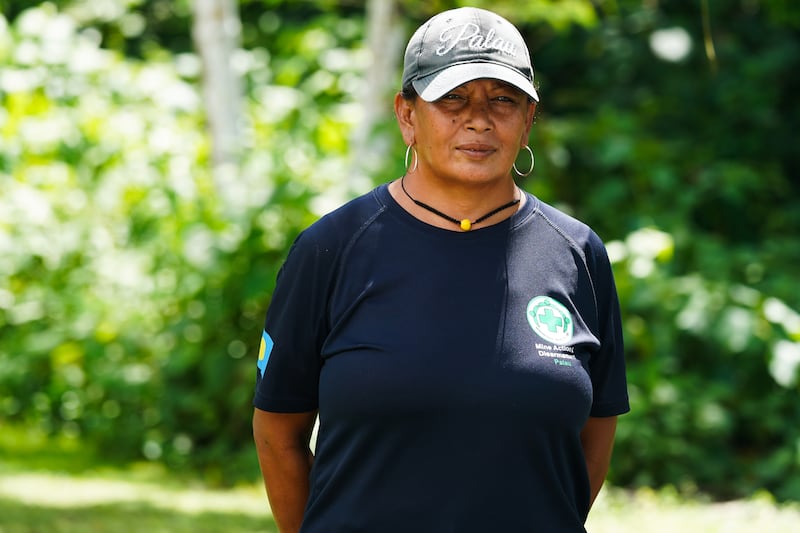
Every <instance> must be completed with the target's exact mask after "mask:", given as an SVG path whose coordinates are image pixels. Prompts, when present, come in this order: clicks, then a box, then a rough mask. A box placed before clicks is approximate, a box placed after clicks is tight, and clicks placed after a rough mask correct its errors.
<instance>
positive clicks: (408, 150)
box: [403, 144, 419, 172]
mask: <svg viewBox="0 0 800 533" xmlns="http://www.w3.org/2000/svg"><path fill="white" fill-rule="evenodd" d="M412 150H413V155H412V156H411V159H412V160H413V161H414V168H412V169H411V172H416V170H417V167H418V166H419V157H418V156H417V151H416V150H414V145H413V144H409V145H408V147H407V148H406V157H405V159H404V160H403V165H404V166H405V167H406V172H408V156H409V154H411V153H412Z"/></svg>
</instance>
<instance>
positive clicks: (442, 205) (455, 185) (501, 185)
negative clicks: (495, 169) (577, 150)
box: [389, 172, 524, 231]
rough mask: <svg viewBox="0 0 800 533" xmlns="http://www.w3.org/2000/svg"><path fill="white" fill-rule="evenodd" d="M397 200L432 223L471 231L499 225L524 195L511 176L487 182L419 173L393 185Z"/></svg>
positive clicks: (414, 213)
mask: <svg viewBox="0 0 800 533" xmlns="http://www.w3.org/2000/svg"><path fill="white" fill-rule="evenodd" d="M389 191H390V192H391V194H392V196H393V197H394V199H395V200H396V201H397V202H398V203H399V204H400V205H401V206H402V207H403V208H404V209H405V210H406V211H408V212H409V213H411V214H412V215H413V216H415V217H416V218H418V219H420V220H422V221H423V222H426V223H428V224H431V225H434V226H437V227H441V228H444V229H450V230H454V231H468V230H470V229H477V228H481V227H486V226H490V225H493V224H496V223H498V222H500V221H502V220H505V219H506V218H508V217H510V216H511V215H512V214H514V213H515V212H516V211H517V210H518V209H519V208H520V207H521V205H522V203H523V202H524V194H522V191H520V190H519V189H518V188H517V186H516V183H514V181H513V179H512V178H511V177H510V176H509V177H508V179H503V180H496V181H493V182H485V183H469V182H467V183H465V182H464V181H459V182H450V181H445V180H436V179H426V178H425V177H424V176H421V175H419V174H418V173H416V172H415V173H412V174H410V175H406V176H404V177H403V178H401V179H400V180H397V181H395V182H394V183H392V184H390V187H389Z"/></svg>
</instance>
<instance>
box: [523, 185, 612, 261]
mask: <svg viewBox="0 0 800 533" xmlns="http://www.w3.org/2000/svg"><path fill="white" fill-rule="evenodd" d="M534 201H535V202H536V211H537V213H538V215H539V216H540V217H541V219H542V220H543V221H544V222H545V223H546V224H547V225H548V226H550V227H551V228H552V229H553V230H554V231H556V232H558V233H559V234H560V235H561V236H562V237H563V238H564V239H566V240H568V241H570V242H571V243H573V244H574V245H575V246H577V247H578V248H580V249H582V250H584V251H585V250H587V249H591V250H596V249H605V245H604V244H603V240H602V239H601V238H600V236H599V235H598V234H597V233H596V232H595V231H594V230H593V229H592V228H591V226H589V224H587V223H586V222H583V221H582V220H579V219H578V218H576V217H575V216H573V215H571V214H569V213H567V212H565V211H564V210H563V209H559V208H557V207H555V206H553V205H551V204H548V203H546V202H543V201H542V200H540V199H538V198H535V197H534Z"/></svg>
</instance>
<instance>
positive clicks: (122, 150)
mask: <svg viewBox="0 0 800 533" xmlns="http://www.w3.org/2000/svg"><path fill="white" fill-rule="evenodd" d="M482 4H486V5H488V4H489V3H487V2H473V5H482ZM453 5H454V3H452V2H443V1H440V2H430V3H421V2H410V1H408V2H400V3H399V9H400V11H401V13H402V16H403V20H404V24H406V26H407V28H406V29H407V31H406V32H405V33H406V34H409V33H410V32H411V31H412V30H413V28H414V27H416V26H417V25H418V24H419V23H420V22H421V21H422V20H424V19H425V18H427V17H428V16H429V15H431V14H432V13H433V12H435V11H437V10H439V9H443V8H447V7H452V6H453ZM3 6H4V7H3V9H4V11H3V14H4V17H2V18H0V102H1V103H2V108H0V420H2V424H11V423H14V424H24V425H26V426H29V427H36V428H40V429H41V430H43V431H45V432H47V433H52V434H58V435H61V436H62V437H67V438H72V439H76V440H80V442H82V443H83V444H85V445H86V446H89V447H92V448H94V449H95V450H96V451H97V453H98V454H100V455H101V456H102V457H105V458H107V459H120V460H136V459H140V458H144V459H147V460H152V461H162V462H165V463H166V464H167V465H169V466H170V467H171V468H173V469H199V470H201V471H202V472H203V473H204V474H205V476H206V477H207V478H208V479H209V480H210V481H216V482H233V481H235V480H237V479H241V478H243V477H245V478H252V477H254V476H256V475H257V467H256V465H255V457H254V454H253V451H252V446H251V439H250V434H249V432H250V430H249V424H250V413H251V409H250V406H249V401H250V396H251V392H252V384H253V380H254V376H255V369H254V365H255V357H256V350H257V346H258V344H257V343H258V339H259V332H260V329H261V322H262V320H263V313H264V311H265V309H266V306H267V305H268V302H269V295H270V292H271V289H272V286H273V283H274V279H275V273H276V272H277V269H278V268H279V266H280V263H281V261H282V258H283V257H284V255H285V253H286V250H287V249H288V246H289V245H290V243H291V241H292V239H293V238H294V236H295V235H296V234H297V232H298V231H300V229H301V228H303V227H305V226H306V225H308V224H309V223H310V222H312V221H313V220H314V219H315V218H316V217H318V216H319V215H320V214H322V213H323V212H325V211H327V210H328V209H330V208H331V207H333V206H335V205H337V204H338V203H340V202H342V201H344V200H345V199H346V198H347V197H349V196H350V195H352V194H354V193H355V192H358V191H355V190H353V182H352V181H351V180H350V176H351V175H352V174H353V172H354V168H356V166H357V163H358V162H356V161H353V160H352V156H351V153H352V150H351V149H352V146H351V138H352V133H353V130H354V128H355V127H356V126H357V125H358V105H357V104H358V99H359V94H360V92H359V91H360V90H361V89H362V84H363V81H362V80H363V77H362V75H363V72H364V68H365V65H366V64H367V62H366V61H365V50H364V43H363V38H364V9H363V6H361V5H360V4H354V3H339V2H332V1H316V2H311V1H309V2H286V1H280V0H248V1H243V2H241V3H240V10H241V14H242V20H243V28H242V50H241V51H240V52H239V53H238V54H237V56H236V58H235V64H236V66H237V69H239V71H240V72H241V73H242V75H243V77H244V81H245V87H246V93H247V94H246V113H245V115H246V124H244V126H243V132H244V133H243V135H242V144H243V147H244V151H243V154H242V156H241V160H240V162H239V164H238V165H236V166H229V167H223V168H219V169H216V170H212V168H211V164H210V160H209V157H210V155H209V154H210V146H209V140H208V138H207V136H206V133H205V118H204V112H203V109H202V98H201V88H200V79H201V72H200V64H199V61H198V58H197V56H196V55H195V52H194V51H193V47H192V42H191V31H190V28H191V6H190V4H189V2H188V0H180V1H177V2H167V1H164V0H125V1H123V0H118V1H116V0H115V1H108V2H87V1H78V0H75V1H66V0H61V1H59V2H47V3H41V4H37V5H36V6H34V7H30V6H29V2H23V1H14V0H12V1H8V2H6V3H5V4H3ZM489 7H490V8H491V9H495V10H496V11H499V12H501V13H503V14H505V15H507V16H508V17H509V18H510V19H512V20H513V21H515V22H517V23H518V25H519V26H520V27H521V28H522V29H523V31H524V32H525V33H526V37H527V39H528V42H529V43H530V45H531V50H532V53H533V57H534V65H535V68H536V73H537V80H538V84H539V89H540V94H541V95H542V103H541V105H540V107H539V112H538V117H537V123H536V125H535V126H534V131H533V133H532V136H531V145H532V146H533V148H534V150H535V151H536V156H537V157H536V170H535V171H534V174H533V175H532V176H531V177H530V178H529V179H527V180H526V181H524V182H522V183H521V185H523V186H524V187H526V188H527V189H529V190H531V191H532V192H534V193H535V194H537V195H538V196H540V197H541V198H543V199H544V200H545V201H548V202H551V203H554V204H556V205H558V206H559V207H561V208H562V209H564V210H566V211H568V212H571V213H573V214H574V215H576V216H577V217H578V218H581V219H582V220H584V221H586V222H587V223H589V224H590V225H592V226H593V227H594V228H595V229H596V230H597V231H598V233H600V235H601V236H602V237H603V238H604V240H605V241H606V242H607V244H608V248H609V252H610V255H611V257H612V260H613V261H614V268H615V273H616V276H617V282H618V286H619V292H620V296H621V299H622V304H623V312H624V324H625V335H626V344H627V358H628V365H629V382H630V393H631V397H632V403H633V405H632V407H633V410H632V412H631V413H630V414H628V415H626V416H625V417H623V418H622V419H621V421H620V427H619V433H618V439H617V448H616V451H615V458H614V462H613V466H612V473H611V478H612V481H613V482H615V483H617V484H620V485H627V486H636V485H665V484H672V485H675V486H677V487H679V488H681V489H683V490H687V491H693V490H702V491H705V492H709V493H711V494H713V495H715V496H717V497H735V496H740V495H744V494H749V493H752V492H753V491H755V490H758V489H767V490H769V491H771V492H773V493H774V494H776V496H778V497H779V498H785V499H800V401H798V391H800V386H799V385H798V370H797V368H798V366H800V315H799V314H798V313H797V311H796V310H797V309H800V293H799V292H798V290H797V287H798V283H797V275H796V273H795V272H796V270H795V269H796V266H795V265H797V264H798V263H800V239H798V237H800V231H799V230H800V207H798V198H799V197H800V190H799V189H800V183H799V180H798V179H797V175H798V169H799V168H800V164H799V163H800V161H798V155H797V151H796V149H795V145H796V144H797V142H796V139H797V135H796V133H795V132H794V130H795V129H796V126H797V124H798V123H800V117H799V116H798V114H799V113H800V111H798V106H797V104H796V98H795V95H796V94H797V92H798V83H800V81H799V80H798V78H797V76H796V75H795V73H796V72H797V71H798V67H800V40H799V39H798V28H800V7H794V5H793V4H790V3H788V2H785V1H779V0H774V1H767V0H762V1H756V0H752V1H733V0H727V1H720V2H702V1H701V2H685V3H684V2H665V3H648V2H644V3H643V2H634V1H616V2H611V1H605V2H603V1H601V2H588V1H579V0H570V1H563V2H552V1H544V0H540V1H534V2H527V3H525V4H524V6H523V7H519V4H518V3H515V2H505V1H500V0H498V1H496V2H492V3H491V5H490V6H489ZM670 39H671V40H670ZM660 42H667V43H672V44H671V45H669V46H668V47H667V52H657V51H658V50H660V48H659V46H660V45H659V43H660ZM687 42H688V43H689V44H690V47H689V49H688V50H687V51H686V52H685V54H683V55H680V56H677V57H674V58H672V59H667V58H666V55H665V54H667V53H668V52H669V51H670V50H675V49H679V48H680V47H681V44H685V43H687ZM670 46H671V48H670ZM659 53H660V54H661V55H659ZM398 76H399V73H398ZM390 104H391V95H387V98H386V106H387V110H388V109H389V106H390ZM373 141H374V142H375V143H376V145H383V146H391V147H392V148H391V149H390V156H389V158H388V159H387V161H386V163H385V165H384V166H383V167H382V168H381V169H380V170H379V171H377V172H375V174H374V175H373V176H372V177H371V178H372V182H373V183H380V182H384V181H388V180H390V179H393V178H394V177H396V176H398V175H399V173H400V172H401V171H402V152H403V148H404V147H403V146H402V142H401V141H400V139H399V135H398V134H397V132H396V128H395V127H394V126H393V124H392V123H391V121H390V120H388V119H387V120H386V121H385V123H382V124H380V125H379V126H378V127H377V128H376V132H375V134H374V136H373ZM345 184H350V186H346V185H345ZM364 186H366V184H360V183H359V182H357V183H356V188H358V187H361V188H362V190H365V189H364Z"/></svg>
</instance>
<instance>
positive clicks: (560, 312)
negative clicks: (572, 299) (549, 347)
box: [527, 296, 572, 344]
mask: <svg viewBox="0 0 800 533" xmlns="http://www.w3.org/2000/svg"><path fill="white" fill-rule="evenodd" d="M527 316H528V324H530V325H531V328H533V331H535V332H536V334H537V335H539V336H540V337H541V338H543V339H544V340H546V341H549V342H552V343H553V344H568V343H569V341H571V340H572V315H570V314H569V311H567V308H566V307H564V306H563V305H562V304H561V303H560V302H558V301H557V300H554V299H553V298H550V297H549V296H537V297H536V298H534V299H532V300H531V301H530V302H528V310H527Z"/></svg>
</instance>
